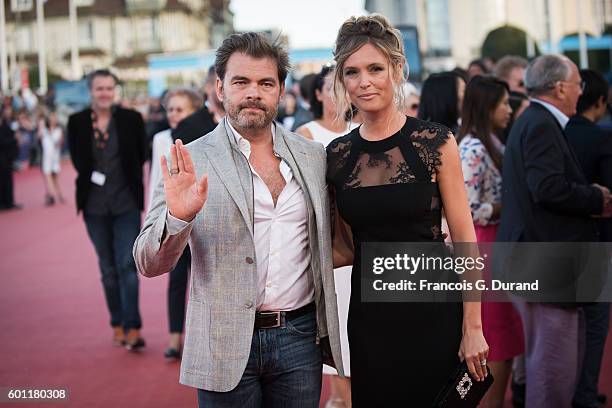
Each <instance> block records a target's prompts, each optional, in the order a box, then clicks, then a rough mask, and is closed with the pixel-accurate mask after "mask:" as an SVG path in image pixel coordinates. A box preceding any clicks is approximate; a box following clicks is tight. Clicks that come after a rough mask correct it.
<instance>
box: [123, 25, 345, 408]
mask: <svg viewBox="0 0 612 408" xmlns="http://www.w3.org/2000/svg"><path fill="white" fill-rule="evenodd" d="M215 69H216V72H217V75H218V77H219V78H218V79H217V85H216V86H217V95H218V96H219V99H220V100H221V101H222V102H223V105H224V108H225V111H226V113H227V116H226V118H224V119H223V120H222V121H221V123H220V124H219V125H218V126H217V128H216V129H215V130H213V131H212V132H210V133H209V134H208V135H207V136H206V137H203V138H200V139H198V140H196V141H194V142H193V143H190V144H189V145H187V146H185V145H183V143H182V142H181V141H180V140H177V142H176V144H175V145H174V146H173V147H172V149H171V157H170V163H167V161H166V159H165V158H162V168H167V169H168V172H167V173H166V172H164V183H163V186H160V187H159V188H158V189H157V191H156V192H155V194H154V198H153V203H152V204H151V208H150V211H149V213H148V214H147V217H146V219H145V222H144V226H143V229H142V231H141V233H140V235H139V237H138V238H137V239H136V243H135V245H134V258H135V260H136V264H137V267H138V269H139V271H140V272H141V273H142V274H143V275H145V276H158V275H161V274H163V273H166V272H168V271H170V270H171V269H172V267H173V266H174V264H175V263H176V261H177V260H178V258H179V256H180V254H181V253H182V251H183V249H184V247H185V245H187V243H189V246H190V248H191V251H192V267H191V271H192V273H191V289H190V296H189V303H188V306H187V319H186V336H185V346H184V350H183V359H182V364H181V377H180V382H181V383H182V384H185V385H189V386H192V387H195V388H198V401H199V404H200V406H206V407H207V408H208V407H213V408H214V407H231V406H240V407H262V406H264V407H317V406H318V404H319V399H320V392H321V381H322V379H321V377H322V375H321V364H322V362H323V361H325V362H327V363H332V361H334V362H335V365H336V366H337V367H340V370H341V367H342V364H341V353H340V340H339V331H338V317H337V310H336V308H337V306H336V295H335V291H334V280H333V267H332V252H331V233H330V212H329V201H328V197H327V189H326V182H325V168H326V159H325V151H324V150H323V148H322V146H321V145H320V144H316V143H314V142H310V141H308V140H306V139H304V138H302V137H300V136H297V135H295V134H293V133H289V132H287V131H285V130H284V129H283V128H282V127H280V126H277V125H276V124H275V123H274V122H273V119H274V117H275V116H276V112H277V107H278V102H279V100H280V98H281V96H282V93H283V91H284V81H285V78H286V76H287V72H288V69H289V60H288V56H287V53H286V51H284V50H283V49H282V48H281V47H280V46H278V45H276V44H270V43H269V42H268V41H267V40H266V39H265V38H264V37H263V36H261V35H259V34H255V33H245V34H240V35H238V34H234V35H232V36H230V37H228V38H227V39H226V40H225V41H224V42H223V44H222V46H221V47H220V48H219V49H218V50H217V54H216V61H215ZM192 158H193V160H192Z"/></svg>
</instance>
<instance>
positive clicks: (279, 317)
mask: <svg viewBox="0 0 612 408" xmlns="http://www.w3.org/2000/svg"><path fill="white" fill-rule="evenodd" d="M281 313H282V312H281V311H277V312H259V314H260V315H262V316H276V324H274V325H272V326H265V327H262V329H273V328H275V327H281V326H282V323H283V322H282V314H281Z"/></svg>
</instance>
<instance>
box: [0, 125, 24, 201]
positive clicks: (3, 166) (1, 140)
mask: <svg viewBox="0 0 612 408" xmlns="http://www.w3.org/2000/svg"><path fill="white" fill-rule="evenodd" d="M17 149H18V148H17V139H15V132H13V129H11V127H10V125H9V123H8V122H7V120H6V119H5V118H3V117H1V116H0V210H12V209H19V208H21V206H20V205H17V204H15V201H14V198H13V161H14V160H15V159H16V158H17V152H18V150H17Z"/></svg>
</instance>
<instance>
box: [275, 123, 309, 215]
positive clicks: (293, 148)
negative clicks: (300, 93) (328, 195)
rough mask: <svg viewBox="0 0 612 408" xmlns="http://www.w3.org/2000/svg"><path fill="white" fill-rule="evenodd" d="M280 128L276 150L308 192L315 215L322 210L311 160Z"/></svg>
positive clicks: (277, 131)
mask: <svg viewBox="0 0 612 408" xmlns="http://www.w3.org/2000/svg"><path fill="white" fill-rule="evenodd" d="M279 128H280V126H278V125H277V126H276V136H275V142H274V149H275V150H276V152H277V153H278V154H279V155H280V156H281V157H282V158H283V159H285V160H286V161H287V162H288V164H289V167H291V170H292V171H293V175H294V177H295V178H296V180H297V182H298V184H299V185H300V186H301V187H302V188H303V189H305V190H306V191H305V193H306V194H308V197H309V198H310V201H311V203H312V206H313V209H314V211H315V213H317V212H318V210H319V209H320V208H321V202H320V197H319V195H318V194H317V188H319V186H318V181H317V178H316V176H315V175H314V173H313V169H312V166H311V165H310V158H309V157H308V154H307V153H306V152H305V151H304V149H303V147H302V146H301V145H300V144H299V143H296V142H294V141H292V140H291V139H290V138H288V137H285V135H284V134H283V131H282V130H281V129H279Z"/></svg>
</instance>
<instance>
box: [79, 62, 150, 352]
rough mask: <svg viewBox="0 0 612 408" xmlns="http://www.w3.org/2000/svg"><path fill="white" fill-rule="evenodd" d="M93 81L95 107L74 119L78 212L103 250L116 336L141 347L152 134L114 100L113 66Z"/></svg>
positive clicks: (100, 260) (100, 251)
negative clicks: (144, 215) (140, 252)
mask: <svg viewBox="0 0 612 408" xmlns="http://www.w3.org/2000/svg"><path fill="white" fill-rule="evenodd" d="M88 83H89V90H90V92H91V107H89V108H87V109H85V110H83V111H81V112H78V113H75V114H74V115H72V116H70V118H69V119H68V132H67V133H68V143H69V148H70V157H71V159H72V163H73V165H74V167H75V169H76V171H77V173H78V174H77V179H76V203H77V213H78V212H80V211H83V218H84V220H85V225H86V226H87V232H88V234H89V238H90V239H91V242H92V243H93V245H94V247H95V249H96V253H97V255H98V264H99V266H100V272H101V273H102V284H103V286H104V295H105V297H106V303H107V306H108V309H109V312H110V315H111V326H112V328H113V336H114V337H113V341H114V342H115V344H117V345H124V346H125V347H126V348H128V349H129V350H136V349H139V348H141V347H143V346H144V340H143V339H142V337H141V336H140V328H141V326H142V322H141V319H140V312H139V309H138V273H137V271H136V265H135V264H134V259H133V258H132V255H131V251H130V250H131V248H132V246H133V244H134V240H135V239H136V236H138V233H139V231H140V212H141V211H142V209H143V204H144V193H143V191H144V190H143V183H142V165H143V164H144V161H145V159H146V154H147V137H146V133H145V126H144V122H143V120H142V116H141V115H140V114H139V113H138V112H136V111H133V110H129V109H123V108H121V107H119V106H115V105H114V101H115V96H116V91H115V89H116V86H117V78H116V77H115V76H114V75H113V74H112V73H111V72H110V71H108V70H98V71H94V72H93V73H91V74H90V75H89V78H88Z"/></svg>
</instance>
